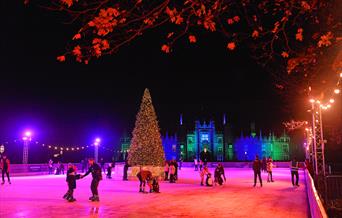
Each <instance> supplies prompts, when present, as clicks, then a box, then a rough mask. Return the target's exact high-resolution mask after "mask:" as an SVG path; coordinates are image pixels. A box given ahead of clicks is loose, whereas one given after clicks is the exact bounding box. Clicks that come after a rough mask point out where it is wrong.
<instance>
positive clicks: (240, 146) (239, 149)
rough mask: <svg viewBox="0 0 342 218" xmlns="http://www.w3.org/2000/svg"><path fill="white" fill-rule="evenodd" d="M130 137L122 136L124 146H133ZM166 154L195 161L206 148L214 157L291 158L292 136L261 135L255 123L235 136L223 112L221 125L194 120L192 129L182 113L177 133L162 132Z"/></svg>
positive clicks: (125, 147) (239, 158)
mask: <svg viewBox="0 0 342 218" xmlns="http://www.w3.org/2000/svg"><path fill="white" fill-rule="evenodd" d="M129 141H130V139H129V137H127V136H125V137H123V138H122V140H121V150H122V152H126V151H127V150H129ZM162 144H163V147H164V152H165V158H166V159H167V160H172V159H175V160H179V159H180V158H181V159H182V160H183V161H193V160H194V158H197V159H199V158H200V153H201V151H203V150H204V148H206V149H207V150H208V151H209V153H210V161H213V162H216V161H251V160H253V159H254V158H255V155H259V157H260V158H263V157H269V156H271V157H272V158H273V160H279V161H287V160H289V158H290V156H289V154H290V137H289V136H287V135H286V134H285V132H284V133H283V135H282V136H279V137H277V136H275V135H274V133H271V134H269V135H268V136H263V135H262V134H261V131H260V133H259V135H258V136H257V134H256V132H255V125H254V124H251V133H250V135H246V136H244V135H243V133H241V136H240V137H234V135H233V133H232V128H231V126H230V125H229V124H228V123H227V122H226V116H225V115H224V116H223V120H222V125H221V126H220V129H218V128H216V126H215V122H214V121H212V120H211V121H209V122H200V121H195V122H194V128H193V129H188V128H186V127H185V126H184V125H183V119H182V116H181V117H180V122H179V128H178V131H177V133H176V134H175V135H173V136H170V135H168V134H166V135H165V136H162Z"/></svg>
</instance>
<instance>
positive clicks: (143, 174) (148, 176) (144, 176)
mask: <svg viewBox="0 0 342 218" xmlns="http://www.w3.org/2000/svg"><path fill="white" fill-rule="evenodd" d="M137 177H138V179H139V181H140V186H139V187H140V189H139V192H143V193H146V192H145V185H146V182H147V185H148V186H149V187H150V192H152V189H151V188H152V186H151V184H150V182H151V180H152V173H151V171H148V170H140V172H139V173H138V174H137Z"/></svg>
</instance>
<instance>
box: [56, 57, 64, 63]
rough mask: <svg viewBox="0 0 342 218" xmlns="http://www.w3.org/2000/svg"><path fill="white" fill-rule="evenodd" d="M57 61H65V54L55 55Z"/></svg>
mask: <svg viewBox="0 0 342 218" xmlns="http://www.w3.org/2000/svg"><path fill="white" fill-rule="evenodd" d="M57 61H59V62H64V61H65V56H64V55H61V56H58V57H57Z"/></svg>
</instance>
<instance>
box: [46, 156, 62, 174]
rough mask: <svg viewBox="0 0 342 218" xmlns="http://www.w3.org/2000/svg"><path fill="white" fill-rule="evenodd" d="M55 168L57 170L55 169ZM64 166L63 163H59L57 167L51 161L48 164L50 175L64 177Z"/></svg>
mask: <svg viewBox="0 0 342 218" xmlns="http://www.w3.org/2000/svg"><path fill="white" fill-rule="evenodd" d="M54 167H55V169H54ZM64 170H65V167H64V164H63V163H62V162H61V161H58V162H57V163H56V165H54V163H53V160H51V159H50V160H49V162H48V171H49V175H51V174H55V175H61V174H62V175H64Z"/></svg>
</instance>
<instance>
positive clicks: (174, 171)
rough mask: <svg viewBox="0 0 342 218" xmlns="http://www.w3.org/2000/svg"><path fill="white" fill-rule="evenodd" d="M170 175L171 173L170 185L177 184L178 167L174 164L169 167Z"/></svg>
mask: <svg viewBox="0 0 342 218" xmlns="http://www.w3.org/2000/svg"><path fill="white" fill-rule="evenodd" d="M169 173H170V183H175V182H176V176H175V174H176V167H175V165H174V163H171V164H170V167H169Z"/></svg>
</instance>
